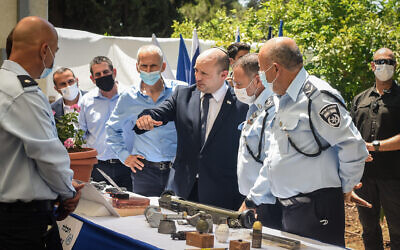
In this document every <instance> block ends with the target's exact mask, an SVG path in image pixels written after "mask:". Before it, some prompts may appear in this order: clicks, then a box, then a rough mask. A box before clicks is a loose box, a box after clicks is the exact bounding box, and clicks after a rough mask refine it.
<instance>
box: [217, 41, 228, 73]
mask: <svg viewBox="0 0 400 250" xmlns="http://www.w3.org/2000/svg"><path fill="white" fill-rule="evenodd" d="M216 48H217V49H219V50H221V51H222V52H224V54H223V55H221V56H218V57H217V62H216V65H219V66H220V68H221V71H224V70H229V57H228V53H227V52H226V50H224V49H223V48H220V47H216Z"/></svg>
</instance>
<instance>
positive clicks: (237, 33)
mask: <svg viewBox="0 0 400 250" xmlns="http://www.w3.org/2000/svg"><path fill="white" fill-rule="evenodd" d="M235 42H237V43H238V42H240V29H239V26H237V28H236V33H235Z"/></svg>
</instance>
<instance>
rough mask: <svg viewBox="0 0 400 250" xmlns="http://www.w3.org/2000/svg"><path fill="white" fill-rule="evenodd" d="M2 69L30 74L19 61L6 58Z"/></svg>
mask: <svg viewBox="0 0 400 250" xmlns="http://www.w3.org/2000/svg"><path fill="white" fill-rule="evenodd" d="M1 68H2V69H5V70H8V71H11V72H14V73H15V74H17V75H26V76H30V75H29V73H28V72H27V71H26V70H25V69H24V68H23V67H22V66H21V65H19V64H18V63H17V62H14V61H10V60H4V62H3V65H2V66H1Z"/></svg>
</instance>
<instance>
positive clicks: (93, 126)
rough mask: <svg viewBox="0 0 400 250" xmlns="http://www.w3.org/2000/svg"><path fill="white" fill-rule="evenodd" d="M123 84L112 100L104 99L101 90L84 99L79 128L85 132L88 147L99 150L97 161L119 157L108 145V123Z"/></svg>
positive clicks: (87, 95)
mask: <svg viewBox="0 0 400 250" xmlns="http://www.w3.org/2000/svg"><path fill="white" fill-rule="evenodd" d="M121 87H122V86H121V84H119V86H118V93H117V94H116V95H114V96H113V97H112V98H111V99H108V98H107V97H104V96H103V95H102V94H101V92H100V90H99V88H97V87H96V88H94V89H92V90H91V91H89V92H88V93H86V95H84V96H83V97H82V104H81V111H80V113H79V126H80V128H81V129H82V130H84V131H85V138H86V146H88V147H91V148H95V149H96V150H97V153H98V154H97V159H99V160H102V161H105V160H109V159H116V158H117V156H116V155H115V153H114V152H113V151H112V150H111V148H110V147H109V146H108V145H107V144H106V122H107V121H108V118H109V117H110V115H111V113H112V111H113V110H114V108H115V105H116V104H117V101H118V98H119V96H120V95H121V93H122V90H121Z"/></svg>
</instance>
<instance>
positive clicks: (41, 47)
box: [39, 43, 49, 61]
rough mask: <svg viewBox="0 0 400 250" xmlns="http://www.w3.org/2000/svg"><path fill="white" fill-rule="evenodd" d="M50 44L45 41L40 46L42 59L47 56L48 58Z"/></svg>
mask: <svg viewBox="0 0 400 250" xmlns="http://www.w3.org/2000/svg"><path fill="white" fill-rule="evenodd" d="M48 46H49V45H48V44H47V43H43V44H42V45H41V46H40V50H39V57H40V59H41V60H42V61H43V60H44V59H45V58H46V55H47V47H48Z"/></svg>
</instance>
